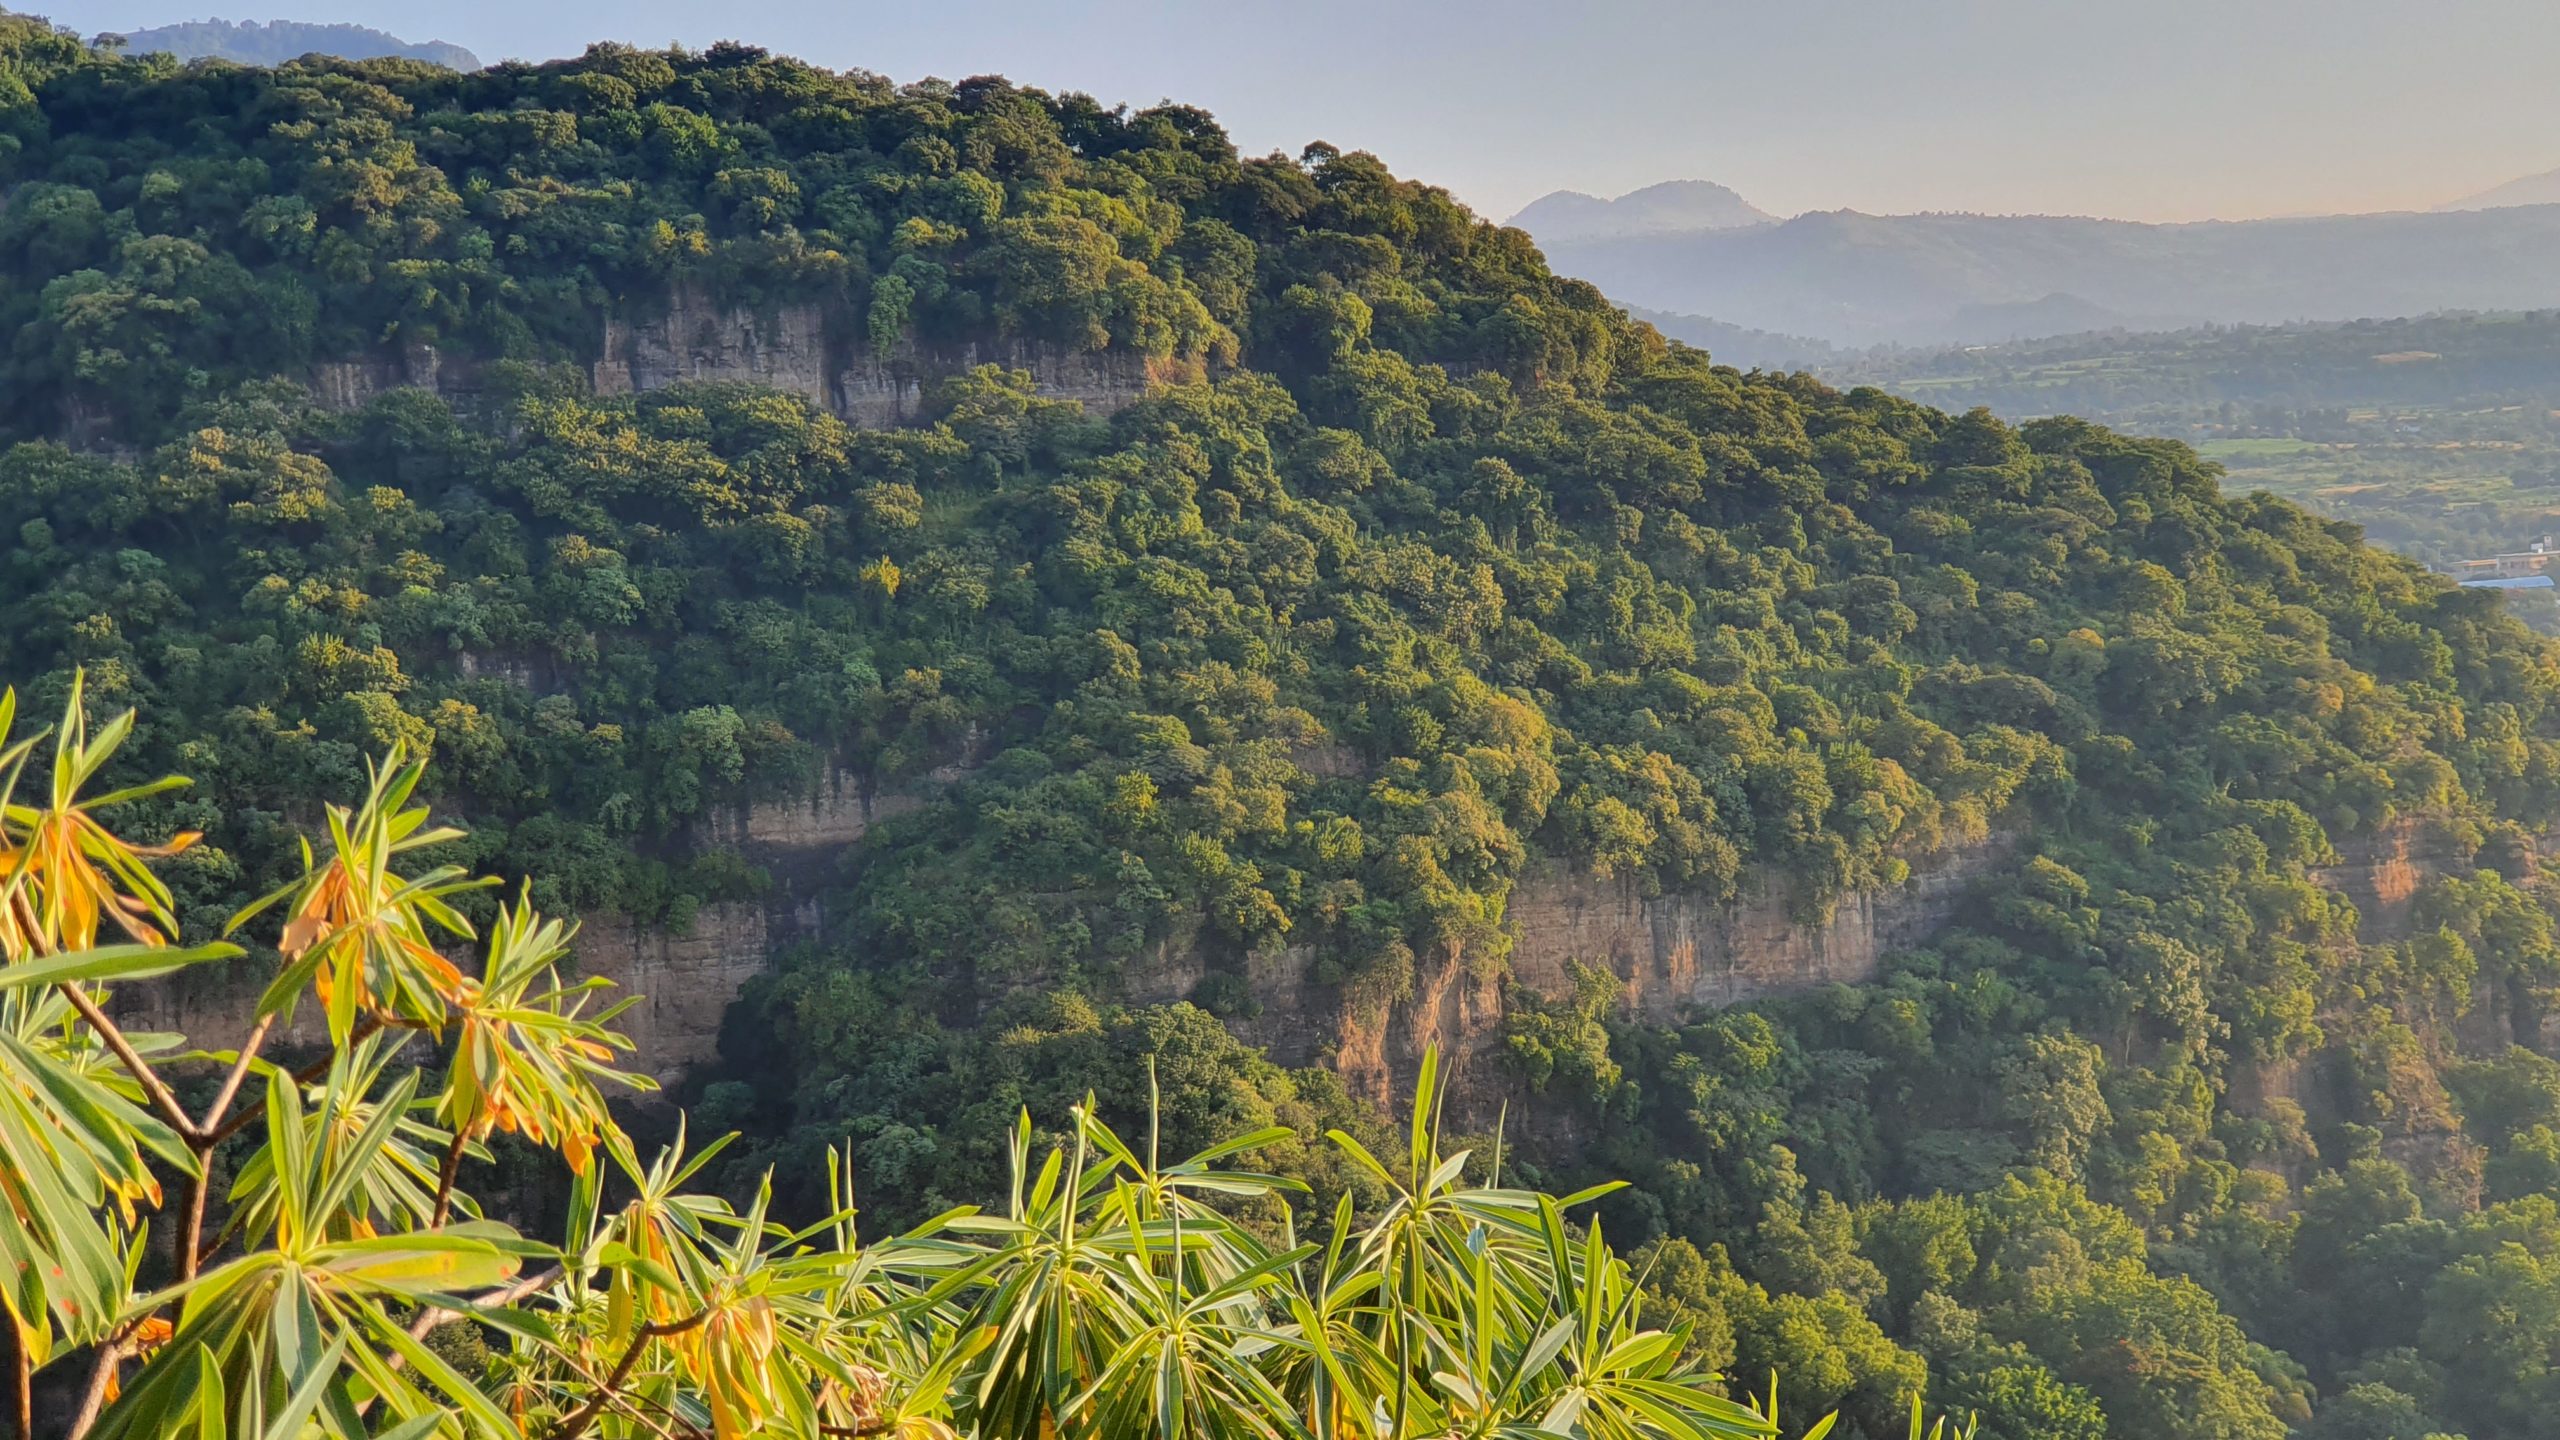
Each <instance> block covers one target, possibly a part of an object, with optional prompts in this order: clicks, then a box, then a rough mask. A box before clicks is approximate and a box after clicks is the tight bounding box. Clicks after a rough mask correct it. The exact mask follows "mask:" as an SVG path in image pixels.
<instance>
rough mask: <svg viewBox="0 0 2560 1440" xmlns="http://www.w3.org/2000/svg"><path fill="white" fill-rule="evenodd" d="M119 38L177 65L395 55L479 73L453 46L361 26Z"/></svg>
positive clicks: (223, 23)
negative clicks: (167, 57) (175, 59)
mask: <svg viewBox="0 0 2560 1440" xmlns="http://www.w3.org/2000/svg"><path fill="white" fill-rule="evenodd" d="M121 33H122V35H123V39H124V48H125V51H126V53H128V54H133V55H148V54H152V53H154V52H156V51H167V52H168V53H169V54H172V55H175V56H177V57H178V58H179V59H181V60H203V59H214V60H236V61H238V62H240V63H241V64H243V65H281V64H283V63H284V62H286V61H288V60H299V59H301V58H302V57H303V56H305V55H335V56H337V57H338V58H339V59H342V60H378V59H382V58H384V57H386V56H394V55H396V56H400V57H403V58H405V59H410V60H424V61H427V62H429V63H430V64H435V65H442V66H445V67H446V68H448V69H453V70H477V69H479V68H480V57H479V56H477V55H474V54H472V53H471V52H470V51H468V50H465V49H463V48H462V47H461V46H459V45H451V44H447V43H446V42H444V41H442V40H426V41H418V42H411V41H408V40H403V39H401V38H400V37H399V36H397V35H392V34H389V33H386V32H384V31H381V30H374V29H370V28H368V27H366V26H363V25H338V24H314V23H306V22H304V21H300V20H267V21H257V20H189V21H184V22H181V23H179V24H176V25H160V26H155V27H153V28H152V29H148V30H127V31H124V32H121Z"/></svg>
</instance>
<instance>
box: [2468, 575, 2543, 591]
mask: <svg viewBox="0 0 2560 1440" xmlns="http://www.w3.org/2000/svg"><path fill="white" fill-rule="evenodd" d="M2551 585H2552V581H2551V577H2550V576H2548V575H2509V576H2507V577H2505V578H2503V579H2498V580H2465V581H2463V582H2462V588H2463V589H2465V590H2548V589H2550V588H2551Z"/></svg>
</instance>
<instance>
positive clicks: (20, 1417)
mask: <svg viewBox="0 0 2560 1440" xmlns="http://www.w3.org/2000/svg"><path fill="white" fill-rule="evenodd" d="M9 1423H10V1425H11V1427H12V1428H13V1431H14V1433H15V1434H16V1435H17V1437H18V1440H35V1437H36V1367H35V1359H34V1357H33V1356H31V1355H29V1354H28V1353H27V1337H26V1333H25V1331H24V1330H23V1329H22V1328H21V1327H19V1326H16V1325H11V1326H10V1327H9Z"/></svg>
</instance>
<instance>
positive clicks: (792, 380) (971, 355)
mask: <svg viewBox="0 0 2560 1440" xmlns="http://www.w3.org/2000/svg"><path fill="white" fill-rule="evenodd" d="M857 328H858V327H857V326H856V324H855V321H854V318H853V317H849V316H842V315H835V314H831V313H830V312H829V311H828V310H827V309H825V308H823V307H821V306H819V305H816V304H812V303H809V302H807V301H797V302H792V303H789V304H778V305H772V306H768V307H763V308H755V307H748V306H740V305H733V304H729V303H727V302H724V301H722V300H720V299H718V298H716V297H715V296H713V295H712V294H710V293H709V292H708V291H706V290H704V289H702V288H701V287H699V286H691V285H682V286H678V287H676V288H675V289H674V290H673V291H671V292H669V294H668V295H667V296H666V297H665V303H664V304H663V305H661V306H654V307H640V306H634V307H628V308H626V309H624V310H620V311H617V312H615V313H612V314H608V315H606V316H605V317H604V319H603V321H602V322H601V329H600V333H599V335H598V337H597V341H596V348H595V351H594V354H595V356H596V358H595V360H594V361H593V362H592V363H591V364H589V365H588V367H587V374H588V379H589V381H590V383H591V384H592V385H593V386H594V389H595V393H596V394H598V395H631V394H645V393H647V392H649V391H652V390H663V389H665V388H667V387H668V386H670V385H681V384H686V383H689V382H724V383H737V384H748V385H761V386H765V387H767V388H770V389H774V390H781V391H785V392H788V393H790V394H793V395H798V396H800V397H802V398H803V399H806V400H807V401H809V402H810V403H811V404H813V405H816V406H819V407H821V408H822V409H825V410H827V411H830V412H831V413H833V414H834V415H836V416H837V417H838V418H840V419H843V420H845V421H847V422H849V423H852V424H855V425H862V426H868V427H872V428H887V427H890V426H896V425H906V424H912V423H913V422H914V421H915V419H916V418H917V416H918V414H919V413H920V412H921V410H922V408H923V403H924V393H925V390H926V388H927V387H929V386H931V385H933V384H935V383H937V382H939V381H941V380H945V379H948V378H950V377H952V376H956V375H962V374H966V373H967V372H969V371H970V370H972V369H975V368H976V367H978V366H980V365H1000V366H1003V367H1004V368H1006V369H1008V370H1022V371H1028V372H1029V373H1030V375H1031V379H1032V383H1033V385H1034V386H1036V387H1037V388H1038V391H1039V393H1040V394H1042V395H1043V396H1046V397H1048V398H1050V399H1055V400H1073V401H1077V402H1079V403H1081V404H1082V405H1083V406H1084V407H1085V409H1086V410H1087V411H1088V412H1090V413H1092V414H1096V415H1107V414H1109V413H1111V412H1112V411H1114V410H1118V409H1120V408H1121V407H1123V406H1125V405H1127V404H1129V403H1130V402H1131V401H1134V400H1136V399H1137V398H1138V397H1139V396H1141V395H1143V394H1145V393H1146V390H1147V388H1148V387H1149V386H1150V385H1156V384H1166V383H1179V382H1182V381H1188V380H1196V379H1199V378H1201V376H1202V375H1203V374H1205V373H1206V372H1205V368H1204V366H1203V364H1202V362H1200V361H1197V360H1190V361H1185V360H1180V359H1150V358H1148V357H1146V356H1141V355H1136V354H1132V353H1130V352H1127V351H1123V350H1112V349H1105V350H1073V349H1069V348H1067V347H1065V346H1062V345H1053V344H1044V343H1041V342H1038V341H1033V340H1025V339H1019V338H1005V339H997V338H993V337H990V338H988V339H985V340H981V341H972V342H967V343H962V344H954V345H923V344H919V343H918V342H917V341H916V340H915V339H914V338H913V337H908V338H906V339H903V340H901V341H899V342H898V343H897V344H896V345H894V346H892V347H891V348H890V350H889V352H888V353H887V354H885V355H884V354H880V353H877V352H876V351H875V350H874V349H873V347H872V346H871V343H870V340H869V337H868V336H867V335H859V334H856V333H855V331H856V329H857ZM479 383H480V367H479V366H478V365H477V364H475V363H473V362H472V361H470V360H469V359H468V358H466V357H462V356H458V355H451V354H446V353H444V352H441V351H439V350H438V349H437V348H436V347H435V346H433V345H425V344H410V345H406V346H402V347H400V348H398V349H396V350H389V351H385V352H383V353H379V354H372V355H364V356H357V357H351V358H346V359H339V360H331V361H326V362H323V363H322V364H319V365H316V366H314V367H313V368H312V373H311V377H310V387H311V391H312V394H313V395H314V396H315V397H316V398H317V399H318V400H319V401H320V403H322V404H323V405H327V406H329V407H331V408H333V409H339V410H352V409H356V408H358V407H360V406H362V405H364V404H365V403H366V402H367V401H370V400H372V399H373V398H374V397H375V396H377V395H380V394H382V393H383V392H384V391H386V390H394V389H399V388H403V387H411V388H416V389H422V390H431V391H434V392H436V393H437V394H439V395H443V396H445V397H447V398H453V399H459V398H463V397H467V396H468V395H470V394H472V393H473V392H475V391H476V390H477V389H478V388H479Z"/></svg>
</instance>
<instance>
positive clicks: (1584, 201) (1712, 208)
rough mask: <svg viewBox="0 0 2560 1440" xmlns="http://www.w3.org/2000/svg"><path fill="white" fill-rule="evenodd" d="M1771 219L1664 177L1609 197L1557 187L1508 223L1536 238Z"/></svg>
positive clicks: (1714, 189) (1704, 184) (1694, 183)
mask: <svg viewBox="0 0 2560 1440" xmlns="http://www.w3.org/2000/svg"><path fill="white" fill-rule="evenodd" d="M1776 218H1777V217H1776V216H1774V215H1771V214H1770V213H1769V212H1767V211H1766V210H1762V209H1761V208H1759V207H1758V206H1756V205H1753V204H1752V203H1751V202H1750V201H1748V200H1745V199H1743V198H1742V197H1741V196H1740V195H1737V194H1735V193H1734V192H1733V191H1732V190H1730V189H1728V188H1726V187H1725V186H1722V185H1718V184H1715V183H1713V182H1712V181H1707V180H1665V181H1663V182H1662V183H1661V184H1659V185H1647V186H1645V187H1644V188H1643V189H1641V190H1630V191H1628V192H1627V193H1626V194H1624V195H1621V196H1619V197H1618V198H1617V199H1615V200H1603V199H1601V198H1600V197H1598V196H1596V195H1585V194H1583V193H1582V192H1581V191H1579V190H1558V191H1556V192H1555V193H1553V194H1551V195H1544V196H1541V197H1539V198H1538V199H1536V200H1532V201H1530V202H1529V204H1528V205H1527V206H1526V207H1524V208H1523V209H1522V210H1521V211H1520V213H1519V214H1517V215H1514V216H1512V217H1511V219H1510V221H1509V222H1508V223H1510V224H1512V225H1516V226H1518V227H1520V228H1521V229H1523V230H1526V231H1528V232H1529V233H1530V234H1531V235H1534V236H1536V237H1537V238H1538V239H1539V240H1540V241H1556V240H1598V239H1603V238H1606V237H1609V236H1614V235H1668V234H1676V233H1679V232H1682V231H1690V230H1735V229H1740V228H1741V227H1743V226H1745V225H1759V224H1764V223H1766V222H1768V221H1770V220H1774V219H1776Z"/></svg>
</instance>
